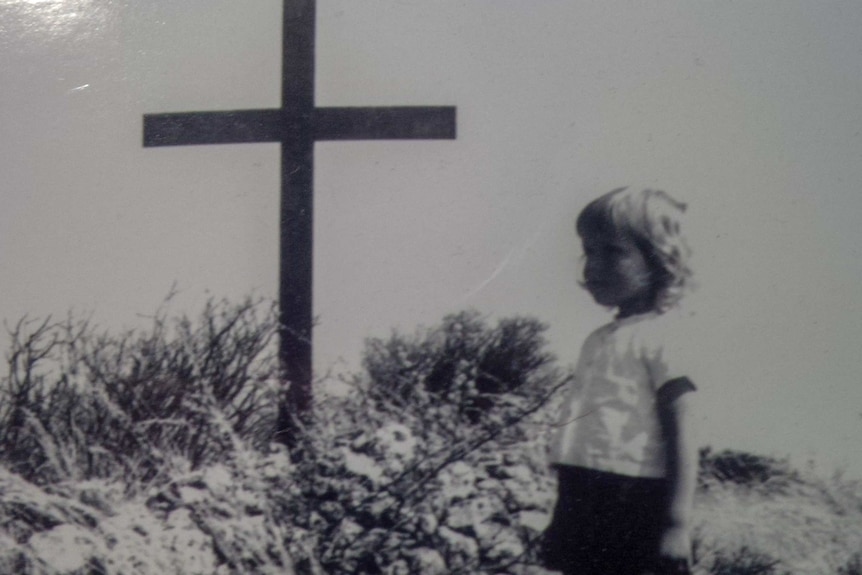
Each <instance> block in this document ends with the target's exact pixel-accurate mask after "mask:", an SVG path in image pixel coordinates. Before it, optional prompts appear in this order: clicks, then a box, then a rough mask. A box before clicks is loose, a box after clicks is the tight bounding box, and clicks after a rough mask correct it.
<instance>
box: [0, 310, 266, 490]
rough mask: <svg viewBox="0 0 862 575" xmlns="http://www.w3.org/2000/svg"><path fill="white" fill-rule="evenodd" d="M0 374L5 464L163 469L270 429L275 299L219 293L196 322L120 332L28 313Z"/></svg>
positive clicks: (132, 471)
mask: <svg viewBox="0 0 862 575" xmlns="http://www.w3.org/2000/svg"><path fill="white" fill-rule="evenodd" d="M9 332H10V335H11V340H12V345H11V349H10V350H9V352H8V353H7V356H6V359H7V373H6V374H5V376H4V377H3V378H2V380H0V394H2V395H3V401H2V402H0V462H3V463H4V464H5V465H6V466H7V467H8V468H9V469H10V470H11V471H12V472H14V473H16V474H19V475H21V476H22V477H24V478H26V479H27V480H29V481H34V482H36V483H39V484H47V483H56V482H59V481H65V480H82V479H89V478H108V477H111V478H122V479H123V480H124V481H125V482H126V483H127V485H129V486H132V485H135V484H139V483H147V482H152V481H154V480H157V479H158V478H159V477H161V478H162V479H165V477H166V476H167V474H169V473H170V471H171V470H172V469H173V468H174V467H175V466H176V465H180V466H181V467H182V466H186V465H188V466H190V467H191V468H197V467H200V466H202V465H204V464H206V463H209V462H213V461H217V460H220V459H223V458H225V457H229V456H230V454H231V453H232V451H233V450H234V448H235V444H236V443H237V442H240V443H242V442H247V443H250V444H252V445H258V446H262V445H264V444H265V443H266V442H267V441H268V439H269V437H270V433H271V429H272V425H273V411H274V401H273V399H274V397H273V394H274V391H275V390H274V389H273V388H272V386H271V384H270V382H271V381H273V375H274V374H275V367H276V366H275V362H274V360H273V357H274V354H273V349H272V347H273V346H272V342H273V340H274V337H275V333H276V320H275V313H274V309H273V307H272V306H267V305H264V304H263V303H262V302H260V301H253V300H251V299H246V300H245V301H243V302H242V303H240V304H237V305H232V304H229V303H227V302H224V301H222V302H212V301H211V302H209V303H208V304H207V305H206V307H205V309H204V311H203V312H202V313H201V315H200V317H199V318H198V319H197V321H192V320H190V319H189V318H188V317H186V316H181V317H179V318H176V319H173V320H170V319H168V315H167V306H166V305H165V306H162V308H160V309H159V310H158V311H157V313H156V314H155V315H154V316H153V317H152V318H151V321H150V326H149V328H147V329H141V330H132V331H127V332H124V333H121V334H119V335H115V334H110V333H107V332H102V331H99V330H98V329H97V327H96V326H94V325H92V324H91V322H90V321H89V320H88V319H79V318H75V317H72V316H71V315H70V316H69V317H68V318H67V319H66V320H64V321H60V322H52V321H50V320H44V321H32V320H28V319H26V318H25V319H22V320H21V321H19V322H18V323H17V324H15V325H14V326H13V327H12V328H11V329H9Z"/></svg>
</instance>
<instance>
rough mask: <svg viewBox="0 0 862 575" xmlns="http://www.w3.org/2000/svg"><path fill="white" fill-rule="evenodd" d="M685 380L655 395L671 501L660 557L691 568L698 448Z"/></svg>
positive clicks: (692, 401) (667, 385)
mask: <svg viewBox="0 0 862 575" xmlns="http://www.w3.org/2000/svg"><path fill="white" fill-rule="evenodd" d="M694 390H695V387H694V384H692V382H691V381H690V380H689V379H688V378H685V377H683V378H678V379H673V380H671V381H668V382H667V383H665V384H664V385H663V386H662V387H661V389H660V390H659V394H658V410H659V421H660V422H661V426H662V432H663V435H664V439H665V447H666V453H667V478H668V481H669V483H670V485H669V488H670V494H669V495H670V497H669V500H668V509H667V514H668V515H667V527H666V528H665V532H664V534H663V536H662V541H661V549H660V553H661V557H662V559H665V560H672V561H682V560H685V561H686V562H687V563H688V564H689V565H690V564H691V539H690V536H689V532H690V529H691V510H692V505H693V501H694V490H695V487H696V485H697V466H698V444H697V441H696V438H695V421H694V408H695V405H694V404H695V397H696V394H695V393H692V392H693V391H694Z"/></svg>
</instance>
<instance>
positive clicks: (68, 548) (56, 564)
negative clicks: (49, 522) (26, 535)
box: [28, 525, 105, 574]
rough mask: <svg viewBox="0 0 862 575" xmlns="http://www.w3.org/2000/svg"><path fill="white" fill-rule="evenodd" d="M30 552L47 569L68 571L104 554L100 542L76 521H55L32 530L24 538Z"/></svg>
mask: <svg viewBox="0 0 862 575" xmlns="http://www.w3.org/2000/svg"><path fill="white" fill-rule="evenodd" d="M28 544H29V546H30V548H31V549H32V550H33V553H34V554H35V555H36V556H37V557H38V558H39V560H40V561H41V562H42V563H44V566H45V567H46V571H47V572H48V573H56V574H62V573H72V572H75V571H80V570H83V569H84V568H85V567H86V566H87V563H88V562H89V561H90V559H91V558H93V557H101V556H103V555H104V554H105V547H104V543H103V542H102V541H101V540H100V539H99V538H97V537H94V535H93V534H92V533H90V532H89V531H87V530H86V529H84V528H83V527H79V526H77V525H58V526H57V527H54V528H53V529H50V530H48V531H43V532H41V533H36V534H35V535H33V536H32V537H31V538H30V540H29V541H28Z"/></svg>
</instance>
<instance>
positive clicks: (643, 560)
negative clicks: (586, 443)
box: [541, 465, 668, 575]
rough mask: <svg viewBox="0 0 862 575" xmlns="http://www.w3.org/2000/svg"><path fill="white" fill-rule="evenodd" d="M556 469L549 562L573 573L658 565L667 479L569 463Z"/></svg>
mask: <svg viewBox="0 0 862 575" xmlns="http://www.w3.org/2000/svg"><path fill="white" fill-rule="evenodd" d="M557 471H558V477H559V486H558V499H557V504H556V506H555V508H554V515H553V518H552V520H551V523H550V525H549V526H548V528H547V530H546V531H545V534H544V537H543V540H542V549H541V554H542V559H543V562H544V563H545V566H546V567H548V568H549V569H554V570H558V571H562V572H563V573H566V574H571V575H636V574H638V573H643V572H648V571H651V570H653V569H654V568H655V567H656V565H657V560H658V549H659V542H660V539H661V534H662V530H663V527H664V525H665V518H666V516H667V497H668V490H667V482H666V481H665V480H664V479H652V478H645V477H628V476H624V475H617V474H615V473H607V472H604V471H596V470H592V469H584V468H581V467H571V466H567V465H560V466H558V467H557Z"/></svg>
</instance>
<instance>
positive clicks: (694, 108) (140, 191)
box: [0, 0, 862, 473]
mask: <svg viewBox="0 0 862 575" xmlns="http://www.w3.org/2000/svg"><path fill="white" fill-rule="evenodd" d="M280 11H281V5H280V2H278V1H276V0H254V1H248V2H236V1H228V0H183V1H182V2H176V1H172V0H147V1H145V2H132V1H128V0H122V1H120V0H42V1H35V0H34V1H26V0H0V54H2V55H3V56H2V65H0V174H2V178H0V194H2V210H0V246H2V248H0V282H2V291H0V293H2V297H0V317H2V318H5V319H7V320H13V321H14V320H15V319H17V318H19V317H20V316H22V315H23V314H25V313H28V314H31V315H36V316H44V315H46V314H49V313H53V314H61V315H62V314H64V313H65V312H66V311H67V310H68V309H70V308H73V309H75V310H79V311H81V312H87V311H93V312H94V313H95V315H96V318H97V320H98V321H99V322H100V323H101V324H103V325H105V326H109V327H112V326H117V327H119V326H131V325H135V324H136V322H140V321H141V320H140V318H139V315H141V314H149V313H151V312H152V311H153V310H154V309H155V308H156V307H157V306H158V305H159V303H160V302H161V300H162V298H163V297H164V296H165V295H166V294H167V293H168V292H169V290H170V288H171V286H172V285H173V284H174V283H176V285H177V286H178V289H179V290H180V296H179V297H178V298H177V301H176V305H177V306H179V307H180V309H182V310H187V311H189V312H190V313H196V312H197V311H198V310H199V309H200V306H201V304H202V302H203V301H204V300H205V298H206V297H208V296H209V295H212V296H215V297H219V298H220V297H228V298H230V299H233V300H237V299H239V298H240V297H242V296H243V295H244V294H248V293H250V292H252V291H254V293H257V294H259V295H262V296H265V297H275V296H276V285H277V272H278V265H277V262H278V193H279V183H278V178H279V167H278V148H277V145H276V144H242V145H229V146H198V147H176V148H159V149H144V148H143V147H142V146H141V125H142V120H141V118H142V115H143V114H144V113H154V112H180V111H193V110H227V109H238V108H272V107H277V106H278V105H279V102H280V94H279V90H280V78H279V74H280V60H279V58H280V50H281V38H280V34H281V31H280V19H281V16H280ZM860 29H862V3H859V2H855V1H847V2H834V1H828V2H827V1H824V2H809V1H796V2H792V1H788V0H780V1H779V0H774V1H767V0H763V1H752V2H709V3H707V2H689V1H685V2H683V1H679V2H607V1H601V2H600V1H595V2H572V1H571V0H560V1H542V2H526V1H524V0H517V1H515V0H437V1H434V2H428V1H427V0H319V2H318V31H317V43H318V49H317V79H316V90H317V96H316V98H317V104H318V105H320V106H326V105H332V106H335V105H338V106H349V105H363V106H368V105H382V106H385V105H454V106H457V108H458V112H457V113H458V138H457V140H455V141H435V142H403V141H402V142H339V143H319V144H317V145H316V167H315V169H316V172H315V186H316V196H315V201H316V204H315V234H316V238H315V242H316V243H315V248H314V249H315V293H314V297H315V314H316V315H317V317H318V318H319V326H318V327H317V329H316V331H315V366H316V370H317V371H318V373H323V372H325V371H326V370H328V369H330V368H334V369H335V370H340V369H352V368H355V367H356V366H357V365H358V362H359V354H360V351H361V349H362V342H363V339H364V338H365V337H367V336H381V337H382V336H386V335H387V334H388V333H389V332H390V330H391V329H392V328H399V329H402V330H408V331H412V330H413V329H414V328H415V327H416V326H418V325H420V324H425V325H430V324H433V323H436V322H438V321H439V320H440V319H441V318H442V317H443V316H444V315H445V314H447V313H450V312H454V311H458V310H461V309H464V308H467V307H474V308H476V309H478V310H479V311H481V312H483V313H485V314H488V316H489V317H492V318H494V317H504V316H508V315H513V314H528V315H533V316H536V317H539V318H540V319H542V320H544V321H546V322H548V323H549V324H550V326H551V327H550V332H549V334H550V338H551V340H552V346H553V348H554V350H555V351H556V352H557V353H558V355H559V357H560V360H561V361H562V362H563V363H572V362H574V360H575V359H576V356H577V352H578V349H579V346H580V343H581V341H582V340H583V338H584V337H585V336H586V334H587V333H589V331H591V330H592V329H594V328H595V327H597V326H598V325H600V324H601V323H603V322H605V321H607V320H608V319H609V318H610V315H609V314H608V313H607V312H606V311H605V310H602V309H600V308H597V307H596V306H595V305H594V304H593V303H592V302H591V300H590V298H589V297H588V296H587V295H586V294H585V293H583V292H582V291H581V290H580V289H579V288H577V286H576V284H575V279H576V277H577V274H578V265H579V257H580V251H579V247H578V245H577V243H576V242H575V237H574V233H573V231H572V222H573V219H574V217H575V216H576V214H577V213H578V211H579V209H580V208H581V207H582V206H583V205H584V204H585V203H586V202H587V201H589V200H590V199H592V198H593V197H594V196H596V195H598V194H600V193H603V192H605V191H608V190H610V189H613V188H615V187H619V186H623V185H631V186H636V187H647V186H648V187H658V188H662V189H665V190H666V191H668V192H669V193H671V194H672V195H675V196H677V197H679V198H680V199H682V200H684V201H686V202H688V203H689V206H690V209H689V220H688V226H689V233H690V236H691V243H692V244H693V247H694V248H695V250H696V264H695V265H696V266H697V267H696V273H697V275H698V281H699V283H700V289H699V291H698V293H697V295H696V296H695V297H694V298H692V302H691V304H692V307H693V308H694V309H696V311H697V314H698V317H699V318H701V319H702V320H703V321H702V325H703V326H704V330H703V332H704V333H703V342H702V350H703V357H702V365H703V373H704V375H703V379H704V381H702V382H701V386H700V387H701V390H702V392H703V397H704V399H706V400H708V401H706V402H705V403H706V415H705V417H706V420H705V425H704V430H705V431H704V441H705V442H707V443H711V444H713V445H716V446H732V447H737V448H743V449H754V450H758V451H761V452H767V453H776V454H781V453H793V454H794V457H795V458H796V459H797V460H803V461H804V460H806V459H807V458H809V457H816V458H818V459H824V460H827V461H828V462H830V464H831V463H835V462H837V463H843V464H844V465H845V466H848V467H850V468H851V469H852V470H854V471H855V472H856V473H862V461H860V458H859V457H858V445H859V441H860V437H862V416H860V413H862V385H860V383H862V382H860V376H862V353H860V351H862V347H860V341H862V303H860V299H859V294H860V286H862V257H860V249H862V226H860V221H862V190H860V182H862V135H860V131H862V107H860V105H859V98H860V94H862V35H860V34H859V30H860Z"/></svg>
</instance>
